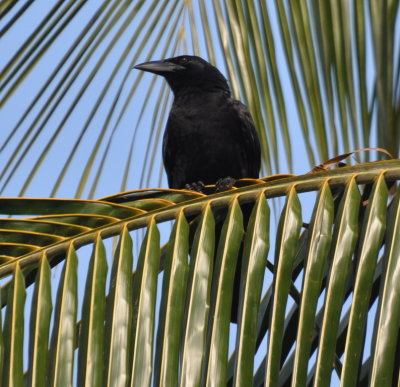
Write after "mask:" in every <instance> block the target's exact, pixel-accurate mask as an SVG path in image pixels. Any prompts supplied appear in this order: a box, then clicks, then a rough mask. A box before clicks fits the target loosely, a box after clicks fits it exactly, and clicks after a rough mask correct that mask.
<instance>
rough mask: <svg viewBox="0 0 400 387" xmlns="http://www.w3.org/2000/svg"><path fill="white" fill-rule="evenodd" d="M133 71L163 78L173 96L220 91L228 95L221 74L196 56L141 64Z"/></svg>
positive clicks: (225, 82) (224, 80)
mask: <svg viewBox="0 0 400 387" xmlns="http://www.w3.org/2000/svg"><path fill="white" fill-rule="evenodd" d="M135 69H138V70H142V71H148V72H150V73H154V74H157V75H161V76H163V77H164V78H165V79H166V80H167V82H168V84H169V85H170V87H171V89H172V91H173V92H174V94H175V95H177V94H179V93H181V92H187V91H191V90H193V91H198V90H202V91H222V92H224V93H227V94H230V91H229V86H228V83H227V81H226V79H225V77H224V76H223V75H222V74H221V72H220V71H219V70H218V69H217V68H216V67H214V66H213V65H211V64H210V63H208V62H207V61H205V60H204V59H202V58H200V57H198V56H190V55H182V56H177V57H175V58H169V59H164V60H158V61H151V62H146V63H141V64H138V65H136V66H135Z"/></svg>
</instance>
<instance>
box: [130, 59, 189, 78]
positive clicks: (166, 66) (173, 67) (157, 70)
mask: <svg viewBox="0 0 400 387" xmlns="http://www.w3.org/2000/svg"><path fill="white" fill-rule="evenodd" d="M134 68H135V69H137V70H142V71H148V72H149V73H154V74H159V75H162V74H166V73H174V72H176V71H180V70H184V69H185V67H183V66H180V65H178V64H175V63H172V62H167V61H164V60H155V61H151V62H145V63H141V64H138V65H136V66H135V67H134Z"/></svg>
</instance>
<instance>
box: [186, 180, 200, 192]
mask: <svg viewBox="0 0 400 387" xmlns="http://www.w3.org/2000/svg"><path fill="white" fill-rule="evenodd" d="M185 189H188V190H190V191H196V192H200V193H203V189H204V183H203V182H202V181H196V182H193V183H191V184H185Z"/></svg>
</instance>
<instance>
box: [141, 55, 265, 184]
mask: <svg viewBox="0 0 400 387" xmlns="http://www.w3.org/2000/svg"><path fill="white" fill-rule="evenodd" d="M135 68H136V69H139V70H143V71H148V72H151V73H154V74H158V75H161V76H163V77H164V78H165V79H166V80H167V82H168V84H169V86H170V87H171V89H172V91H173V93H174V102H173V105H172V109H171V111H170V113H169V117H168V122H167V126H166V128H165V133H164V141H163V161H164V166H165V170H166V172H167V176H168V184H169V187H170V188H185V187H186V188H189V189H195V190H199V191H201V190H202V187H203V185H208V184H217V190H218V191H220V190H223V189H225V188H229V187H230V186H232V184H233V183H234V181H235V179H240V178H244V177H249V178H258V176H259V170H260V162H261V160H260V143H259V140H258V136H257V132H256V130H255V128H254V123H253V120H252V118H251V116H250V113H249V111H248V110H247V108H246V106H245V105H243V104H242V103H241V102H240V101H237V100H235V99H233V98H231V92H230V89H229V86H228V83H227V81H226V79H225V77H224V76H223V75H222V74H221V72H220V71H219V70H218V69H217V68H216V67H214V66H212V65H211V64H210V63H208V62H206V61H205V60H204V59H202V58H200V57H198V56H189V55H183V56H178V57H175V58H169V59H165V60H160V61H152V62H146V63H142V64H139V65H137V66H135Z"/></svg>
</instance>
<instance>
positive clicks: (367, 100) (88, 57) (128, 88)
mask: <svg viewBox="0 0 400 387" xmlns="http://www.w3.org/2000/svg"><path fill="white" fill-rule="evenodd" d="M43 4H44V5H43ZM43 4H42V5H41V4H40V2H31V1H25V2H18V4H17V2H11V3H9V4H7V3H4V5H3V7H2V8H1V13H2V18H3V19H4V21H5V22H4V26H3V27H2V29H1V30H0V36H2V40H3V47H4V48H3V54H2V62H0V66H1V72H0V82H1V87H0V89H1V96H0V104H1V106H2V115H3V117H4V118H3V119H2V127H3V133H4V136H3V137H2V139H1V147H0V149H1V154H2V158H1V161H0V162H1V164H0V190H1V192H3V194H4V193H7V192H10V193H11V194H12V195H24V194H27V193H30V192H37V191H39V190H40V191H41V192H46V194H47V193H48V194H51V195H52V196H55V195H60V193H62V194H63V196H69V197H71V196H75V197H89V198H93V197H96V196H99V192H108V193H109V192H116V191H118V190H120V189H121V188H122V190H125V189H126V188H127V187H128V188H136V187H149V186H153V187H154V186H159V185H160V183H161V162H160V158H159V156H157V155H158V154H159V151H160V137H161V133H162V128H163V125H164V122H165V120H166V115H167V113H168V106H169V103H170V93H169V92H167V91H166V89H165V85H164V86H161V83H160V82H161V81H160V80H154V79H153V80H152V81H151V82H150V81H149V80H150V78H148V77H147V76H145V77H142V75H141V74H137V73H136V72H133V71H132V66H133V65H134V64H135V63H138V62H139V61H144V60H148V59H157V58H162V57H168V56H174V55H177V54H182V53H190V54H196V55H201V56H203V57H205V58H206V59H208V60H210V61H211V62H213V63H215V64H216V65H217V66H219V67H220V68H221V69H222V70H223V72H224V73H225V74H226V75H227V77H228V78H229V81H230V84H231V87H232V90H233V94H234V95H235V97H237V98H240V99H242V100H243V101H244V102H245V103H246V104H247V105H248V106H249V108H250V110H251V113H252V115H253V117H254V120H255V122H256V126H257V129H258V132H259V135H260V139H261V145H262V153H263V159H264V161H263V172H264V174H267V173H268V174H271V173H277V172H282V171H283V170H285V171H288V170H292V169H293V163H294V162H295V165H296V166H297V165H300V163H301V161H300V160H303V159H307V158H308V159H309V162H310V164H309V165H305V166H304V169H303V171H304V170H307V169H308V168H309V167H310V165H315V164H318V163H319V162H320V161H322V160H325V159H328V158H329V157H333V156H335V155H337V154H338V153H342V152H344V151H350V150H353V149H358V148H361V147H370V146H380V147H383V148H385V149H388V150H389V151H390V152H391V153H392V154H393V155H394V156H396V155H398V154H399V143H400V137H399V136H400V135H399V133H400V131H399V129H398V128H399V121H398V106H399V100H400V95H399V90H400V76H399V73H400V71H399V69H400V67H399V66H400V54H399V50H398V49H397V48H396V47H399V39H398V36H399V35H400V34H399V25H400V23H399V18H400V12H399V1H398V0H392V1H388V0H385V1H383V2H376V1H372V0H371V1H367V0H366V1H356V0H348V1H341V2H338V1H308V2H298V3H294V4H293V3H291V2H284V1H272V2H261V3H260V2H256V1H250V0H249V1H236V2H225V1H213V2H204V1H202V0H199V1H193V2H192V1H182V0H175V1H172V2H159V1H146V2H144V1H139V2H132V1H128V0H125V1H119V2H113V1H109V0H104V1H101V2H87V1H83V0H82V1H68V2H62V1H58V2H56V3H55V4H54V5H52V6H51V7H50V6H48V4H47V3H43ZM43 7H45V9H46V7H47V8H48V9H47V11H46V12H43ZM28 20H29V28H26V26H27V22H28ZM17 37H18V38H17ZM396 112H397V113H396ZM294 137H296V141H293V138H294ZM44 139H46V140H45V141H43V140H44ZM143 144H147V145H146V146H143ZM303 148H304V149H305V150H306V152H304V153H303V152H300V149H303ZM144 149H146V152H144V151H143V150H144ZM299 154H301V155H302V159H298V157H299ZM299 161H300V163H299ZM302 163H303V164H304V161H303V162H302ZM116 166H118V167H116ZM297 172H300V171H297ZM21 174H22V175H23V179H21V178H20V176H21ZM72 176H73V179H72ZM104 187H107V189H108V190H106V189H105V188H104ZM100 195H101V194H100ZM42 196H43V193H42Z"/></svg>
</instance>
